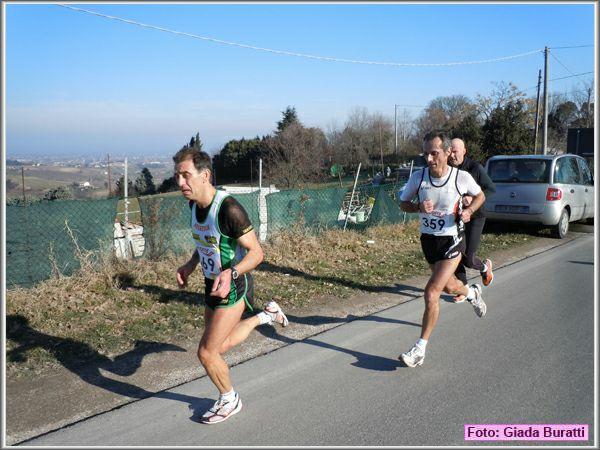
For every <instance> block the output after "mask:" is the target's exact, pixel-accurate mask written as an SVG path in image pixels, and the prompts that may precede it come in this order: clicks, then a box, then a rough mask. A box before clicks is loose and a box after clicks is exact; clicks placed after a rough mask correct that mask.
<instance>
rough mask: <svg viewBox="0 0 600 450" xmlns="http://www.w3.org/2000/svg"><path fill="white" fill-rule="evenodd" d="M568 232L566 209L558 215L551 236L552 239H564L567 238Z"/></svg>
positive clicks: (567, 213)
mask: <svg viewBox="0 0 600 450" xmlns="http://www.w3.org/2000/svg"><path fill="white" fill-rule="evenodd" d="M568 231H569V212H568V211H567V210H566V209H563V210H562V212H561V213H560V219H558V223H557V224H556V225H554V228H553V229H552V234H553V235H554V237H557V238H559V239H564V238H565V237H566V236H567V232H568Z"/></svg>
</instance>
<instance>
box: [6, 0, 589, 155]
mask: <svg viewBox="0 0 600 450" xmlns="http://www.w3.org/2000/svg"><path fill="white" fill-rule="evenodd" d="M70 5H71V6H74V7H80V8H85V9H88V10H93V11H96V12H98V13H102V14H106V15H112V16H118V17H121V18H123V19H129V20H133V21H137V22H142V23H146V24H149V25H154V26H158V27H162V28H167V29H170V30H175V31H181V32H186V33H192V34H195V35H200V36H206V37H211V38H216V39H221V40H225V41H231V42H237V43H241V44H247V45H252V46H257V47H265V48H270V49H275V50H285V51H289V52H297V53H306V54H311V55H318V56H329V57H334V58H339V59H351V60H365V61H382V62H395V63H448V62H458V61H477V60H486V59H494V58H499V57H504V56H510V55H516V54H521V53H525V52H529V51H531V50H536V49H543V47H544V46H549V47H550V48H551V49H552V48H553V47H564V46H576V45H592V44H594V42H595V39H594V33H595V29H594V15H595V10H594V5H593V4H591V3H587V4H572V3H570V4H556V3H548V4H543V3H533V4H519V3H514V4H436V3H430V4H405V3H385V4H338V3H336V4H291V3H287V4H286V3H280V4H203V3H197V4H152V3H147V4H94V3H86V4H70ZM3 6H4V7H5V23H6V28H5V52H6V53H5V55H6V56H5V57H6V66H5V77H6V78H5V79H6V92H5V94H6V95H5V97H4V98H5V102H6V103H5V108H6V109H5V112H6V125H7V128H6V143H7V146H6V150H7V156H9V157H10V156H19V155H32V154H65V155H66V154H90V155H102V154H104V155H105V154H106V153H110V154H111V155H113V154H114V155H134V154H147V155H170V154H172V153H174V152H175V151H177V150H178V149H179V148H180V147H181V145H183V144H184V143H186V142H187V141H188V140H189V138H190V137H191V136H192V135H194V134H195V133H196V132H199V133H200V137H201V138H202V140H203V142H204V145H205V146H204V148H205V150H207V151H209V152H211V153H214V152H215V151H218V150H219V149H220V148H221V146H222V145H223V144H224V143H225V142H227V141H228V140H229V139H238V138H242V137H247V138H252V137H254V136H256V135H263V134H268V133H270V132H271V131H272V130H273V129H274V128H275V124H276V122H277V121H278V120H279V119H280V118H281V111H283V110H285V108H286V106H288V105H292V106H294V107H296V110H297V112H298V115H299V118H300V120H301V121H302V122H303V123H304V124H305V125H308V126H319V127H321V128H323V129H327V127H328V126H331V125H333V124H335V125H337V126H342V125H343V123H344V122H345V120H346V118H347V117H348V113H349V112H350V111H351V110H352V109H353V108H355V107H365V108H367V109H368V111H369V112H371V113H372V112H380V113H382V114H385V115H387V116H389V117H390V118H392V119H393V116H394V105H395V104H399V105H426V104H427V103H428V102H429V101H430V100H432V99H433V98H435V97H437V96H442V95H456V94H462V95H466V96H469V97H471V98H474V97H475V95H476V94H484V95H485V94H488V93H489V92H490V91H491V90H492V89H493V88H494V84H493V82H513V83H514V84H516V85H517V86H518V87H519V88H521V89H523V90H526V92H527V93H529V94H531V95H532V96H534V95H535V93H536V91H535V85H536V83H537V74H538V70H539V69H542V68H543V55H542V53H539V54H537V53H536V54H534V55H530V56H525V57H521V58H515V59H511V60H508V61H501V62H495V63H487V64H469V65H461V66H442V67H392V66H378V65H361V64H351V63H343V62H328V61H319V60H313V59H306V58H301V57H293V56H285V55H277V54H273V53H268V52H261V51H256V50H250V49H245V48H240V47H235V46H229V45H223V44H217V43H214V42H208V41H205V40H199V39H194V38H190V37H187V36H181V35H175V34H171V33H165V32H161V31H157V30H155V29H148V28H142V27H139V26H136V25H130V24H126V23H123V22H120V21H115V20H110V19H107V18H102V17H98V16H94V15H90V14H86V13H82V12H77V11H73V10H70V9H66V8H64V7H61V6H58V5H55V4H16V3H15V4H10V3H8V4H7V3H4V4H3ZM551 51H552V52H553V54H554V55H555V56H556V58H558V59H559V60H560V62H561V63H562V65H561V64H559V63H558V61H557V60H556V59H554V58H550V77H549V79H553V78H559V77H566V76H570V75H572V74H578V73H583V72H590V71H594V55H595V48H594V47H583V48H570V49H554V50H551ZM563 65H564V66H563ZM567 69H568V70H567ZM592 78H593V74H590V75H586V76H583V77H571V78H566V79H564V80H557V81H554V82H551V83H550V88H551V92H568V91H570V90H574V89H581V87H582V86H581V83H580V82H581V81H582V80H590V79H592ZM532 87H533V88H532ZM530 88H532V89H530ZM398 109H399V112H400V110H401V109H402V107H399V108H398ZM406 109H407V110H408V111H410V112H411V113H412V115H413V117H416V116H417V115H418V113H419V112H420V109H419V108H415V107H407V108H406Z"/></svg>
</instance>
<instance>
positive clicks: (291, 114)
mask: <svg viewBox="0 0 600 450" xmlns="http://www.w3.org/2000/svg"><path fill="white" fill-rule="evenodd" d="M281 114H283V117H282V119H281V120H280V121H279V122H277V131H276V132H275V133H276V134H279V133H281V132H282V131H283V130H285V129H286V128H287V127H289V126H290V125H291V124H293V123H300V121H299V120H298V114H297V113H296V108H294V107H292V106H288V107H287V108H286V109H285V111H282V112H281Z"/></svg>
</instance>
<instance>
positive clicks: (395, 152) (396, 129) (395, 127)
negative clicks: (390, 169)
mask: <svg viewBox="0 0 600 450" xmlns="http://www.w3.org/2000/svg"><path fill="white" fill-rule="evenodd" d="M394 139H395V141H394V142H395V143H394V154H395V155H396V157H398V105H396V104H395V105H394Z"/></svg>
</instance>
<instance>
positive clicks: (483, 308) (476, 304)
mask: <svg viewBox="0 0 600 450" xmlns="http://www.w3.org/2000/svg"><path fill="white" fill-rule="evenodd" d="M471 288H473V290H474V291H475V298H474V299H473V300H471V305H473V309H474V310H475V314H477V315H478V316H479V317H483V316H485V313H486V312H487V305H486V304H485V302H484V301H483V297H482V296H481V286H479V285H478V284H472V285H471Z"/></svg>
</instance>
